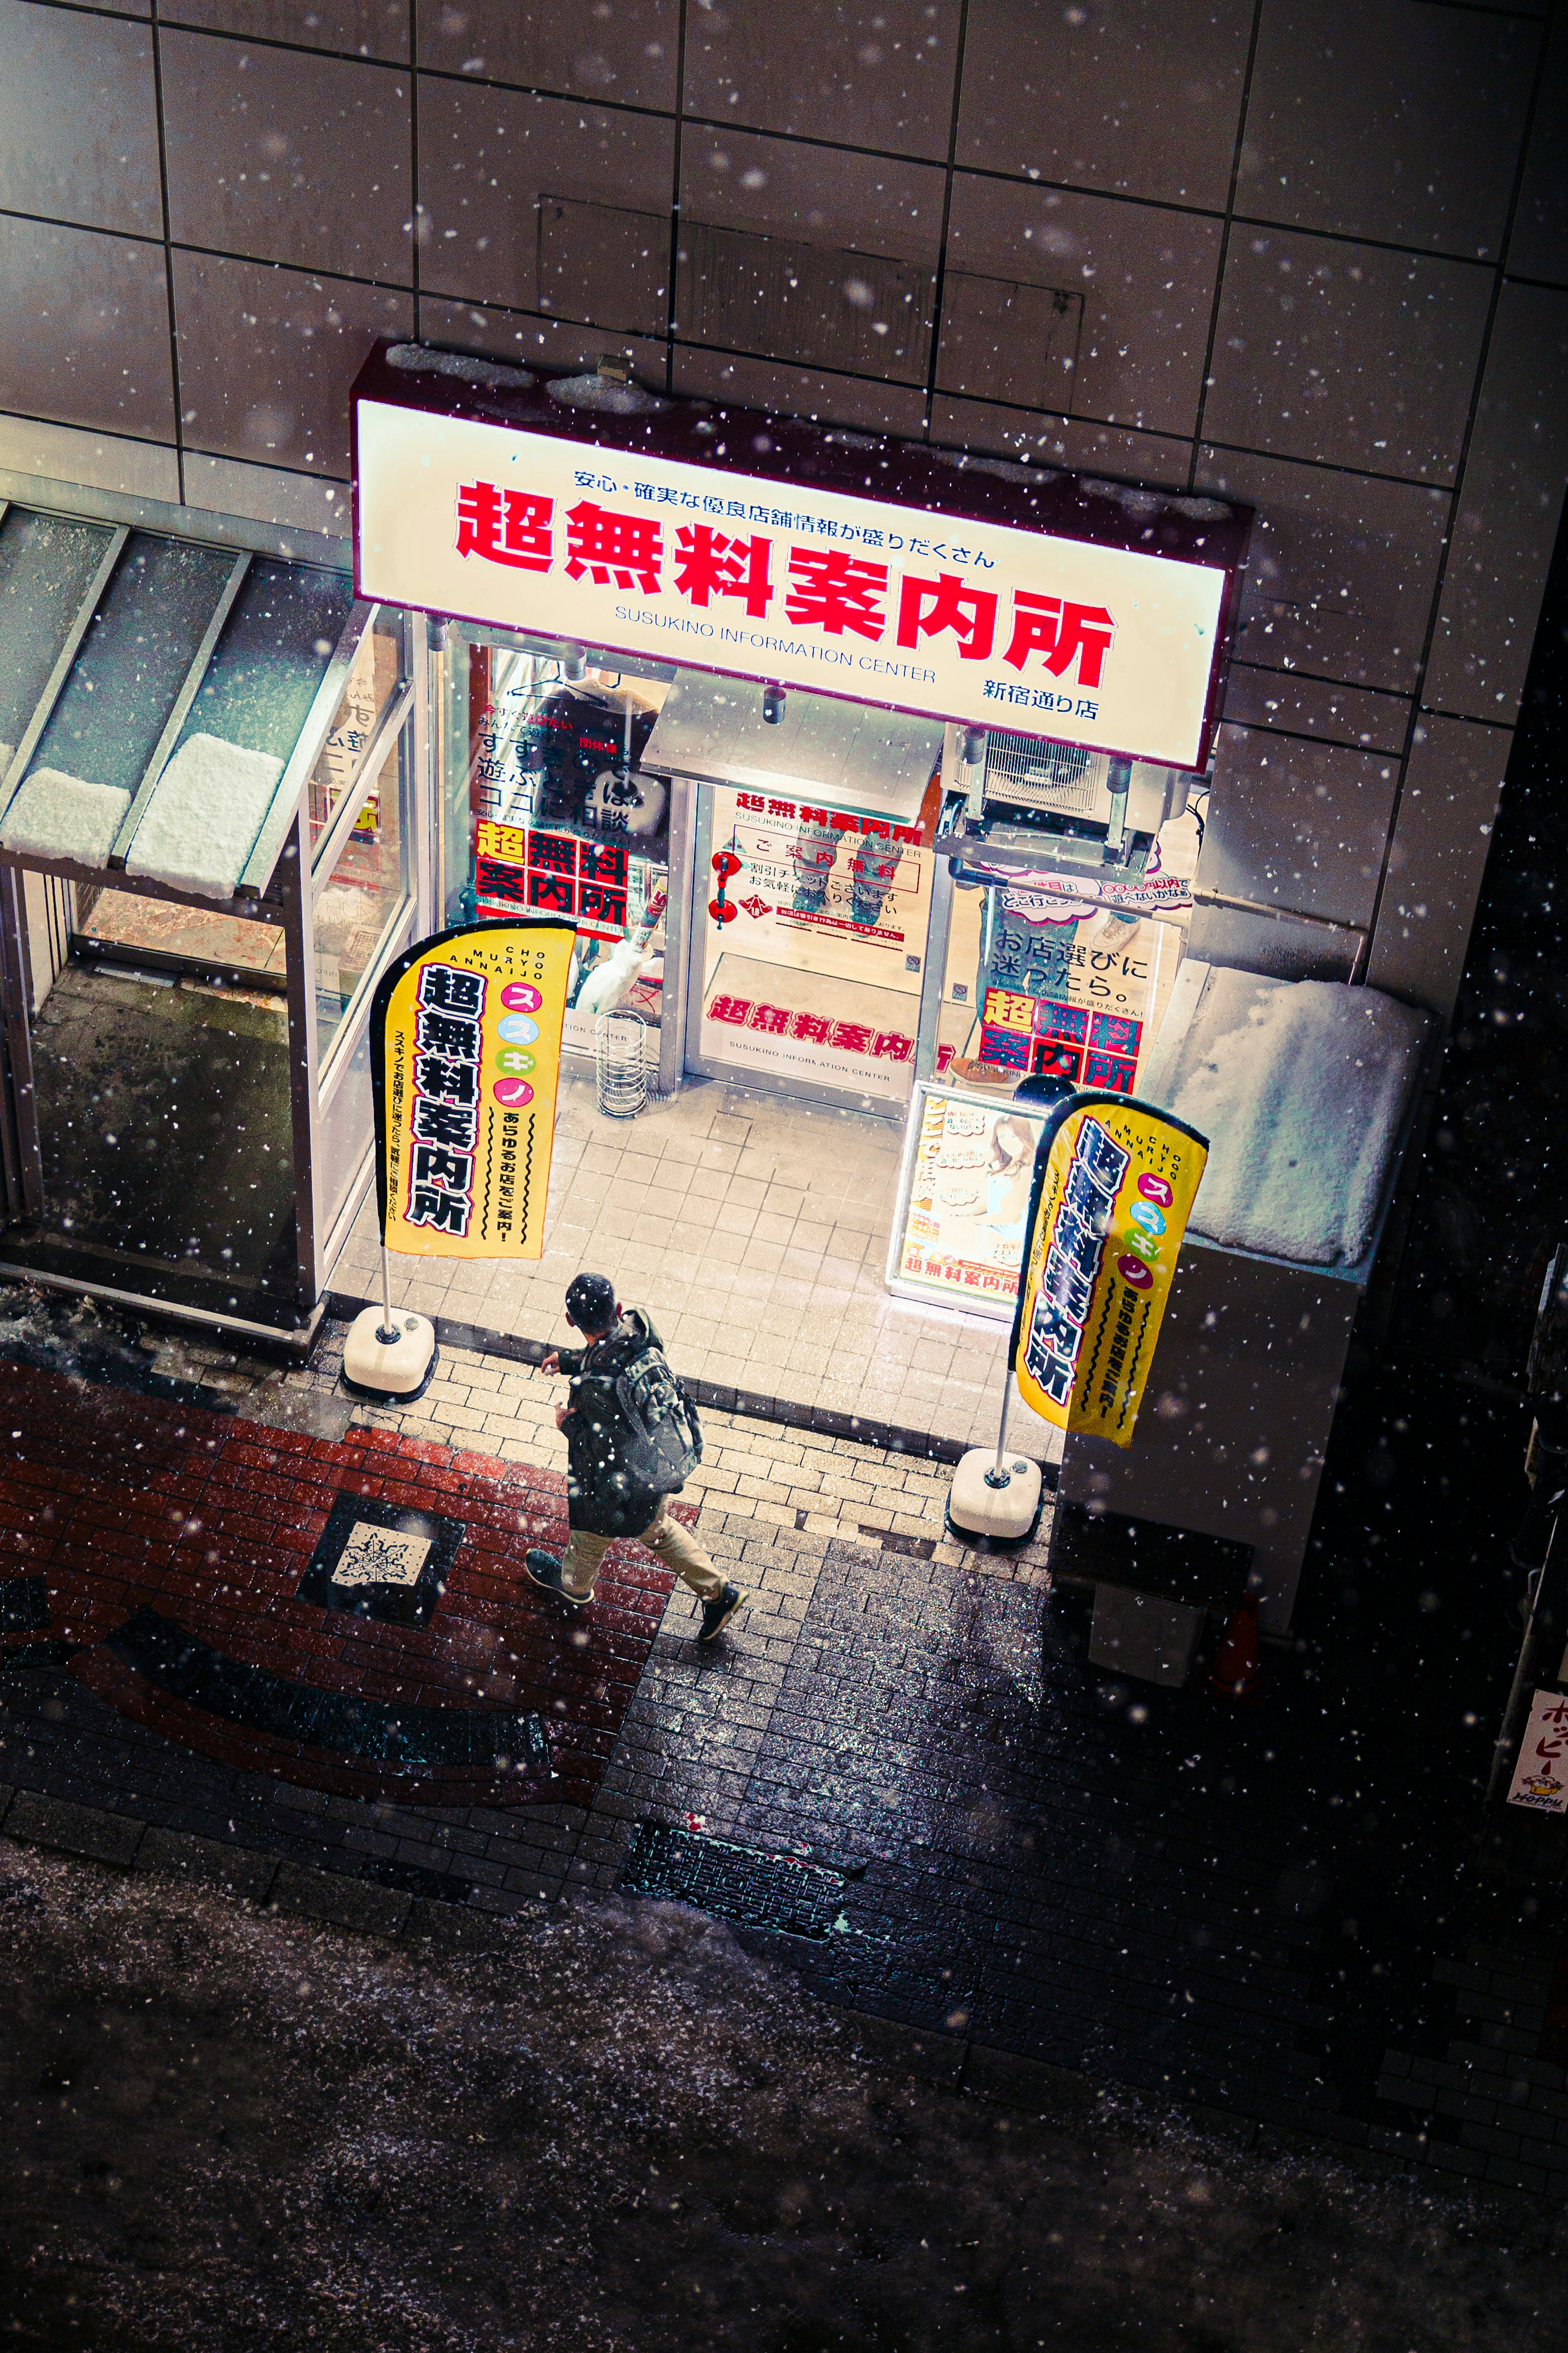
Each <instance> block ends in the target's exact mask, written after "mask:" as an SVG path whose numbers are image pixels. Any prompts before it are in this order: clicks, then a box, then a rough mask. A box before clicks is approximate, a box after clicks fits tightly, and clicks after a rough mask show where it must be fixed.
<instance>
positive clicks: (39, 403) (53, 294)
mask: <svg viewBox="0 0 1568 2353" xmlns="http://www.w3.org/2000/svg"><path fill="white" fill-rule="evenodd" d="M0 286H3V287H4V288H5V307H6V311H7V314H8V316H9V317H10V318H11V319H13V320H18V319H25V320H26V322H27V325H26V334H17V333H16V332H9V333H6V334H3V335H0V409H16V410H18V411H19V412H21V414H23V415H24V416H31V417H54V418H57V419H58V422H59V423H60V424H62V425H88V426H96V427H101V428H102V429H103V430H104V431H106V432H110V433H126V434H130V435H131V436H132V438H141V439H145V440H149V441H170V442H172V441H173V440H174V438H176V437H175V433H174V368H173V364H172V362H171V358H170V353H169V302H168V290H167V279H166V277H165V273H164V268H163V248H162V247H161V246H155V245H142V244H138V243H135V242H133V241H132V240H131V239H130V238H127V237H108V236H106V235H104V233H103V232H102V231H101V230H99V229H85V228H56V227H52V226H50V225H48V224H47V223H45V222H43V221H29V220H17V219H16V217H15V216H8V215H0Z"/></svg>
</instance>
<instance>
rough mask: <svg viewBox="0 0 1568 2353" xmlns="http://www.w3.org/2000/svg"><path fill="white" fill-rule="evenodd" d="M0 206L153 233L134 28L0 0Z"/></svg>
mask: <svg viewBox="0 0 1568 2353" xmlns="http://www.w3.org/2000/svg"><path fill="white" fill-rule="evenodd" d="M0 210H5V211H6V212H17V213H47V214H48V215H50V216H52V217H53V218H54V219H56V220H68V221H79V222H81V223H83V224H84V225H86V226H87V227H92V228H117V229H126V230H129V231H131V232H132V233H133V234H138V235H140V236H142V237H162V235H163V196H162V195H161V193H160V190H159V186H158V117H157V106H156V102H155V98H154V91H153V38H152V35H151V34H150V33H148V32H147V31H146V30H145V29H144V28H143V27H142V26H140V25H133V24H127V23H116V22H115V20H114V19H113V18H112V17H108V16H80V15H79V14H77V12H76V11H74V10H72V11H70V12H69V13H65V12H62V11H61V10H60V9H58V8H37V7H34V6H32V5H29V0H0Z"/></svg>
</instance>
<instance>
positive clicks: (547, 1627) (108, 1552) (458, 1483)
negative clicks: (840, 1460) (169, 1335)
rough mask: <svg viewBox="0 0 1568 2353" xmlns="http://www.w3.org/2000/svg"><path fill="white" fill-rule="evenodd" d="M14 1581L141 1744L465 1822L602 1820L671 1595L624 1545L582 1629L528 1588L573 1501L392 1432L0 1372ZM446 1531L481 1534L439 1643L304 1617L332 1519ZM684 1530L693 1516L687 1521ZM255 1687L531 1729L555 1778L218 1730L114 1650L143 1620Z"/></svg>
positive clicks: (441, 1614) (1, 1494)
mask: <svg viewBox="0 0 1568 2353" xmlns="http://www.w3.org/2000/svg"><path fill="white" fill-rule="evenodd" d="M0 1460H4V1461H5V1471H4V1473H3V1474H0V1577H37V1576H38V1575H42V1576H43V1577H45V1579H46V1581H47V1595H48V1609H49V1623H48V1627H47V1631H43V1632H37V1631H34V1632H29V1633H22V1634H15V1635H7V1636H4V1637H0V1645H3V1647H5V1648H6V1649H15V1648H16V1647H19V1646H20V1645H22V1644H25V1643H28V1642H35V1641H49V1640H54V1641H63V1642H66V1643H68V1644H70V1645H73V1646H81V1647H80V1648H79V1652H78V1655H77V1656H76V1658H75V1659H74V1660H73V1662H72V1665H71V1672H73V1673H74V1674H76V1675H77V1676H79V1678H80V1680H81V1681H82V1682H83V1683H86V1684H88V1685H89V1687H90V1688H91V1689H92V1690H93V1691H95V1692H97V1693H99V1694H100V1696H101V1697H102V1698H104V1699H106V1700H108V1701H109V1702H110V1703H111V1704H113V1705H114V1706H115V1707H117V1708H119V1709H120V1710H121V1712H122V1713H123V1714H124V1715H128V1716H131V1717H133V1718H134V1719H135V1720H136V1721H137V1722H138V1723H141V1724H143V1725H150V1726H152V1727H153V1729H155V1730H157V1731H159V1732H161V1733H163V1734H164V1735H165V1736H167V1737H168V1738H169V1739H171V1740H174V1741H177V1742H178V1743H180V1744H181V1745H182V1746H184V1747H188V1748H194V1749H197V1750H200V1751H201V1752H202V1753H203V1754H204V1755H205V1756H208V1757H215V1758H216V1759H218V1760H219V1761H220V1762H222V1763H225V1764H228V1765H233V1766H237V1767H242V1768H244V1769H247V1770H250V1771H257V1772H268V1773H273V1774H276V1775H277V1776H279V1778H281V1779H283V1780H287V1781H298V1782H303V1783H305V1784H307V1785H309V1786H310V1787H312V1788H323V1789H331V1790H333V1791H335V1792H337V1793H339V1794H342V1795H344V1796H352V1797H362V1798H363V1797H380V1798H392V1799H409V1800H414V1799H418V1800H420V1801H422V1802H425V1803H429V1802H431V1801H432V1800H435V1801H437V1802H440V1803H443V1804H451V1805H472V1804H486V1805H503V1806H505V1805H511V1806H515V1805H520V1804H525V1803H530V1802H532V1803H538V1802H540V1801H542V1800H543V1801H548V1802H551V1803H555V1802H562V1801H566V1802H571V1803H576V1804H584V1803H586V1802H587V1800H588V1799H590V1798H591V1797H592V1795H593V1792H594V1789H595V1787H596V1786H597V1783H598V1780H599V1778H600V1775H601V1774H602V1773H603V1771H604V1768H605V1764H606V1763H607V1761H608V1759H609V1756H610V1752H611V1750H612V1748H613V1747H614V1745H615V1741H616V1735H617V1733H618V1732H619V1729H620V1725H621V1723H622V1720H623V1718H624V1717H625V1715H626V1708H627V1706H628V1704H630V1701H631V1697H632V1694H633V1693H634V1692H635V1690H636V1689H637V1680H638V1677H639V1676H640V1674H641V1672H642V1669H643V1664H644V1662H645V1661H646V1659H647V1654H648V1651H649V1649H650V1647H651V1645H652V1642H653V1639H654V1635H655V1634H656V1632H657V1631H658V1623H659V1620H660V1618H661V1616H662V1614H663V1610H664V1604H665V1601H666V1599H667V1598H668V1594H669V1591H670V1588H671V1587H672V1585H673V1583H674V1581H675V1580H674V1578H673V1577H671V1576H670V1574H669V1573H668V1570H666V1569H664V1568H663V1567H660V1565H659V1563H658V1561H656V1560H655V1559H654V1558H653V1556H652V1555H651V1554H649V1553H647V1552H645V1551H644V1550H643V1549H642V1548H641V1546H638V1545H636V1544H632V1543H623V1544H616V1545H614V1546H611V1548H610V1550H609V1552H608V1554H607V1555H606V1556H605V1565H604V1567H603V1569H602V1570H601V1572H600V1577H599V1585H598V1596H597V1599H595V1605H594V1607H593V1609H591V1610H589V1611H587V1612H586V1613H584V1614H582V1615H578V1614H577V1613H575V1612H574V1613H573V1614H572V1616H571V1617H570V1618H568V1617H567V1614H566V1613H565V1611H564V1610H563V1609H562V1608H561V1607H560V1605H559V1604H558V1603H555V1602H552V1601H550V1600H549V1599H547V1598H546V1597H545V1596H543V1595H542V1594H540V1593H538V1592H536V1591H535V1590H534V1588H532V1587H531V1585H529V1583H528V1581H527V1579H526V1577H525V1576H524V1573H523V1568H522V1556H523V1553H524V1552H525V1551H526V1550H527V1548H528V1546H530V1545H531V1544H544V1545H546V1546H549V1547H550V1548H551V1549H552V1550H556V1551H558V1550H559V1549H560V1546H561V1545H562V1544H563V1542H564V1539H565V1535H566V1482H565V1479H564V1477H563V1475H562V1474H561V1473H559V1472H549V1471H536V1470H532V1469H530V1468H528V1467H527V1466H526V1465H523V1464H518V1463H510V1462H502V1461H495V1460H494V1459H492V1458H491V1457H489V1456H488V1455H482V1454H468V1453H458V1452H456V1451H452V1450H451V1449H448V1448H447V1447H442V1446H434V1445H430V1444H428V1443H426V1442H424V1441H420V1440H411V1439H405V1438H401V1437H399V1436H397V1435H395V1433H394V1432H391V1431H388V1430H351V1431H350V1432H349V1434H348V1436H347V1437H346V1438H345V1439H344V1440H342V1442H341V1443H333V1442H331V1441H330V1440H325V1439H311V1438H308V1437H306V1436H304V1435H302V1434H301V1433H300V1432H298V1431H294V1430H273V1429H270V1428H268V1426H266V1425H265V1424H262V1423H258V1422H252V1421H247V1420H245V1419H242V1418H239V1417H237V1416H230V1415H226V1414H214V1413H205V1412H202V1411H199V1410H196V1409H191V1408H188V1407H185V1406H181V1405H177V1404H174V1403H165V1402H164V1401H163V1399H160V1398H147V1397H142V1396H140V1395H138V1394H137V1393H136V1392H134V1391H130V1390H125V1389H116V1388H100V1387H96V1386H91V1385H89V1384H86V1383H82V1382H78V1381H73V1380H72V1379H70V1378H69V1377H67V1376H65V1375H62V1374H58V1373H54V1372H47V1371H40V1370H37V1369H35V1368H33V1367H31V1366H20V1365H11V1364H0ZM344 1492H347V1493H354V1494H363V1495H375V1496H381V1497H383V1498H384V1499H385V1500H386V1501H387V1502H389V1503H393V1504H406V1505H409V1506H411V1507H413V1508H414V1509H416V1510H425V1511H436V1512H440V1513H444V1514H446V1515H447V1517H449V1518H452V1519H458V1520H461V1521H463V1522H464V1523H465V1525H466V1528H467V1533H466V1535H465V1536H464V1539H463V1543H462V1546H461V1548H460V1550H459V1551H458V1556H457V1558H456V1560H455V1562H454V1563H453V1566H452V1568H451V1570H450V1572H449V1574H448V1577H447V1591H446V1595H445V1597H444V1599H442V1601H441V1602H440V1603H439V1604H438V1605H437V1609H436V1612H435V1614H434V1616H433V1618H432V1619H431V1620H430V1623H429V1624H428V1625H427V1626H424V1627H401V1626H390V1625H385V1624H380V1623H377V1622H376V1621H374V1620H369V1619H363V1618H358V1617H355V1616H353V1615H352V1614H351V1613H349V1612H346V1611H342V1610H327V1609H320V1608H318V1607H316V1606H315V1605H313V1604H312V1603H310V1602H305V1601H300V1600H299V1599H297V1598H296V1591H295V1588H297V1587H298V1585H299V1583H300V1578H301V1577H302V1576H303V1575H304V1573H305V1569H306V1566H307V1564H308V1562H309V1560H310V1554H311V1552H312V1551H313V1550H314V1548H315V1545H316V1542H317V1539H318V1538H319V1536H320V1535H321V1532H322V1530H323V1528H324V1527H325V1525H326V1522H327V1514H328V1513H329V1511H330V1510H331V1505H332V1503H333V1501H334V1499H335V1497H336V1496H337V1495H338V1494H339V1493H344ZM673 1508H674V1509H675V1511H676V1512H677V1514H679V1517H681V1518H682V1519H684V1520H686V1521H687V1522H688V1524H689V1523H690V1522H691V1521H693V1520H695V1518H696V1516H697V1514H696V1510H695V1508H694V1507H693V1506H692V1505H690V1504H676V1505H675V1506H674V1507H673ZM143 1605H145V1606H147V1607H150V1608H152V1609H156V1610H158V1611H160V1612H161V1613H162V1614H163V1616H165V1617H168V1618H173V1619H174V1620H177V1621H178V1623H179V1625H180V1626H181V1627H183V1628H184V1630H185V1631H186V1632H187V1633H190V1634H193V1635H195V1636H198V1637H199V1638H200V1639H201V1640H202V1641H205V1642H207V1643H209V1644H210V1645H211V1646H212V1648H213V1649H215V1650H216V1651H221V1652H223V1653H224V1655H225V1656H226V1657H228V1658H230V1659H233V1660H235V1661H237V1662H238V1663H240V1664H242V1665H246V1666H255V1667H259V1668H263V1669H266V1670H268V1671H270V1672H272V1673H274V1674H277V1675H279V1676H282V1677H284V1678H286V1679H288V1680H289V1681H291V1682H297V1683H307V1684H310V1685H311V1686H313V1687H314V1688H316V1689H320V1690H326V1691H340V1692H350V1693H355V1694H362V1695H363V1697H365V1698H367V1699H384V1700H402V1701H405V1702H406V1703H408V1704H414V1705H417V1706H424V1707H430V1706H450V1707H454V1708H489V1709H503V1708H504V1709H508V1710H519V1711H525V1712H526V1711H532V1710H537V1711H538V1712H539V1713H540V1714H541V1715H542V1716H543V1718H544V1720H545V1722H546V1723H547V1724H548V1725H549V1726H550V1731H551V1739H552V1750H553V1757H554V1763H555V1767H556V1770H557V1772H558V1774H559V1777H560V1778H558V1779H556V1780H554V1781H551V1782H548V1783H543V1784H540V1783H530V1782H528V1781H526V1780H524V1779H522V1778H520V1777H519V1776H518V1775H517V1774H516V1773H501V1772H495V1771H488V1770H487V1771H482V1772H481V1771H480V1770H479V1768H477V1767H428V1766H426V1767H418V1768H409V1769H406V1770H399V1769H397V1768H395V1767H389V1766H387V1765H384V1764H382V1763H380V1762H372V1761H369V1760H366V1759H363V1758H356V1757H347V1756H338V1755H333V1754H329V1753H328V1752H326V1751H324V1750H321V1749H314V1748H310V1747H309V1746H305V1745H303V1744H300V1743H294V1744H290V1743H289V1742H288V1741H287V1740H285V1739H282V1738H279V1737H277V1736H273V1735H272V1734H270V1733H268V1732H265V1731H258V1730H254V1729H251V1728H247V1727H246V1726H244V1725H237V1724H233V1723H230V1722H228V1721H226V1719H223V1718H220V1717H217V1716H213V1715H207V1714H205V1712H204V1711H203V1710H201V1709H199V1708H196V1707H193V1706H191V1705H190V1704H187V1703H186V1702H184V1701H183V1700H181V1699H178V1698H176V1697H174V1695H173V1694H170V1693H167V1692H165V1691H163V1689H161V1687H160V1686H159V1685H158V1684H156V1683H153V1682H151V1681H150V1680H148V1679H147V1678H145V1677H143V1676H142V1675H140V1674H138V1673H137V1672H134V1670H133V1669H132V1668H131V1667H129V1666H128V1665H127V1664H126V1663H125V1662H123V1661H121V1659H119V1658H117V1657H116V1656H115V1655H114V1653H113V1652H112V1651H109V1650H106V1649H105V1648H103V1647H102V1645H103V1641H104V1637H105V1636H106V1635H108V1634H110V1632H112V1631H113V1630H114V1629H115V1628H116V1627H118V1626H120V1625H121V1624H123V1622H124V1621H125V1620H126V1619H127V1618H129V1617H130V1615H131V1614H132V1611H133V1610H135V1609H138V1608H140V1607H142V1606H143Z"/></svg>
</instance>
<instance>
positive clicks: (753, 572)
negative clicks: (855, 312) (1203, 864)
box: [355, 399, 1226, 767]
mask: <svg viewBox="0 0 1568 2353" xmlns="http://www.w3.org/2000/svg"><path fill="white" fill-rule="evenodd" d="M356 408H357V417H358V474H357V478H356V485H355V494H356V503H355V533H356V545H357V553H358V564H359V575H358V576H359V586H360V589H361V593H362V594H363V595H364V596H374V597H377V598H380V599H382V600H384V602H386V603H388V604H393V605H406V606H414V607H425V608H426V609H427V610H429V611H433V612H441V613H449V614H453V615H455V616H458V617H462V618H465V619H469V620H477V621H489V622H492V623H495V624H497V625H499V626H500V627H503V628H515V629H527V630H532V631H537V632H540V633H542V634H543V635H546V636H549V637H552V638H573V639H576V640H578V641H580V642H582V643H584V644H585V645H589V646H595V647H602V648H605V649H613V650H615V651H617V652H625V653H631V654H641V655H645V656H652V657H653V658H655V659H659V660H665V661H673V662H678V663H688V664H690V665H692V666H693V667H695V668H697V669H700V670H721V671H728V672H730V673H731V674H732V675H734V676H737V677H745V678H763V679H767V680H773V681H777V682H778V683H780V684H781V685H785V686H799V687H805V688H807V689H810V690H812V691H815V692H817V693H824V694H837V695H843V696H846V697H847V698H849V699H850V700H852V701H854V702H876V703H882V704H889V705H892V706H894V707H896V708H897V709H899V710H900V711H910V712H921V713H922V714H926V715H929V716H931V717H932V718H937V719H952V720H956V721H959V722H963V723H974V724H978V725H983V726H990V727H1008V726H1012V727H1016V728H1020V729H1022V730H1024V731H1025V732H1026V733H1030V734H1034V735H1044V736H1054V737H1058V738H1060V739H1062V740H1065V741H1068V742H1071V743H1074V744H1090V745H1093V746H1095V747H1097V748H1099V749H1100V750H1103V751H1108V752H1114V753H1120V754H1124V755H1126V756H1129V757H1131V758H1135V759H1142V760H1156V761H1161V762H1163V763H1164V764H1165V765H1168V766H1172V767H1192V766H1194V765H1195V764H1196V762H1197V759H1198V755H1199V752H1200V749H1201V744H1202V736H1203V724H1204V711H1205V702H1206V701H1207V697H1208V691H1209V681H1210V678H1211V675H1212V672H1213V670H1214V665H1215V658H1216V651H1217V639H1218V631H1219V626H1220V617H1221V605H1222V601H1223V598H1224V594H1225V586H1226V574H1225V572H1224V571H1223V570H1222V569H1221V568H1219V567H1217V566H1210V565H1199V564H1191V563H1185V562H1181V561H1178V560H1176V559H1174V558H1173V557H1169V556H1161V555H1146V554H1138V553H1135V552H1133V551H1131V550H1128V549H1124V548H1115V547H1101V546H1098V545H1094V544H1091V543H1087V542H1084V541H1080V540H1071V539H1060V538H1056V537H1054V536H1052V535H1051V534H1050V533H1046V532H1032V531H1024V530H1019V529H1017V528H1016V527H1015V526H1013V525H1011V524H1001V523H994V522H968V521H964V520H963V519H961V518H959V517H957V516H952V515H943V514H937V513H921V512H917V511H914V510H911V509H910V508H908V507H901V506H895V505H892V504H890V503H886V502H883V501H879V500H876V499H869V498H859V497H857V496H854V495H852V494H850V493H848V492H845V491H830V490H822V489H818V488H816V487H815V486H805V485H802V486H796V485H795V484H790V483H784V482H776V481H768V480H763V479H762V478H759V477H753V476H751V475H747V474H742V473H731V472H729V471H727V470H719V469H718V468H713V469H709V468H705V467H701V466H692V465H688V464H686V463H685V462H684V461H682V460H679V459H668V458H660V457H654V456H644V455H642V454H640V453H637V452H633V451H626V450H620V449H606V448H599V447H596V446H594V445H592V444H585V443H584V442H580V441H573V440H567V439H565V438H560V439H558V438H555V437H554V436H553V435H551V434H547V433H537V432H533V431H531V430H524V429H521V428H519V427H511V426H505V425H495V424H488V423H483V422H480V421H478V420H476V419H472V418H462V417H440V416H436V415H432V414H430V413H428V412H426V411H423V410H417V409H405V408H398V407H395V406H391V405H389V404H387V403H384V402H381V401H374V400H366V399H361V400H359V401H358V402H357V403H356Z"/></svg>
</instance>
